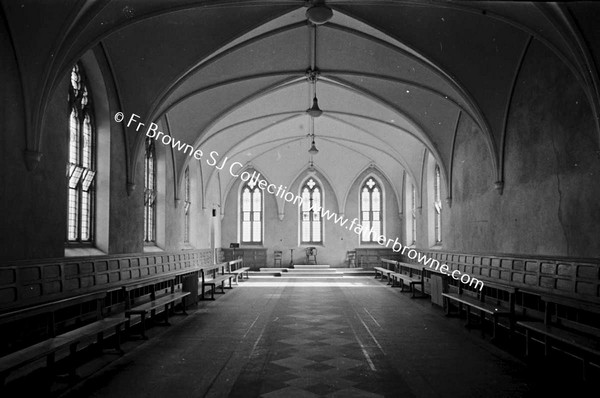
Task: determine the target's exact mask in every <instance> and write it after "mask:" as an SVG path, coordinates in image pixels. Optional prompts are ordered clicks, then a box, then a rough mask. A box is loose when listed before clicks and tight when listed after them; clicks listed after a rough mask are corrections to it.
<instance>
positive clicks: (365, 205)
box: [361, 187, 371, 211]
mask: <svg viewBox="0 0 600 398" xmlns="http://www.w3.org/2000/svg"><path fill="white" fill-rule="evenodd" d="M361 205H362V210H363V211H369V210H371V204H370V203H369V190H368V189H367V187H364V188H363V190H362V193H361Z"/></svg>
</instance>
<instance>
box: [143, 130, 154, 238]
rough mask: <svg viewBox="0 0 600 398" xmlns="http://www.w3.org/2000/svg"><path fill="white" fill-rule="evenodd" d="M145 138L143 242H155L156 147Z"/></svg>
mask: <svg viewBox="0 0 600 398" xmlns="http://www.w3.org/2000/svg"><path fill="white" fill-rule="evenodd" d="M154 141H155V140H154V139H152V138H146V154H145V157H144V242H145V243H153V242H155V241H156V147H155V146H154Z"/></svg>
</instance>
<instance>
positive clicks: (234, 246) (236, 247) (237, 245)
mask: <svg viewBox="0 0 600 398" xmlns="http://www.w3.org/2000/svg"><path fill="white" fill-rule="evenodd" d="M239 247H240V244H239V243H230V244H229V248H230V249H239Z"/></svg>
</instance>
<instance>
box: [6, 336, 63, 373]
mask: <svg viewBox="0 0 600 398" xmlns="http://www.w3.org/2000/svg"><path fill="white" fill-rule="evenodd" d="M70 344H71V342H70V341H69V340H68V339H65V338H58V337H54V338H51V339H47V340H44V341H42V342H40V343H37V344H34V345H31V346H29V347H26V348H23V349H22V350H19V351H16V352H13V353H12V354H8V355H5V356H3V357H2V358H0V378H1V381H2V383H3V384H4V380H5V379H6V376H8V373H9V372H10V371H12V370H15V369H17V368H20V367H21V366H24V365H27V364H28V363H31V362H34V361H36V360H38V359H41V358H44V357H46V361H47V366H48V367H51V366H52V365H53V363H54V354H55V353H56V351H58V350H60V349H62V348H65V347H68V346H69V345H70Z"/></svg>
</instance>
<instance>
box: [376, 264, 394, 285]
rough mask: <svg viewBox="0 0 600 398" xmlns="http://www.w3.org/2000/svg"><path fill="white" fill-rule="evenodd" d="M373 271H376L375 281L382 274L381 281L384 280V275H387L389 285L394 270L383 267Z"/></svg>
mask: <svg viewBox="0 0 600 398" xmlns="http://www.w3.org/2000/svg"><path fill="white" fill-rule="evenodd" d="M373 270H375V279H377V275H379V274H381V280H383V275H384V274H385V275H386V278H387V279H388V283H390V281H391V280H390V274H391V273H392V272H393V271H392V270H389V269H387V268H383V267H373Z"/></svg>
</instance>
